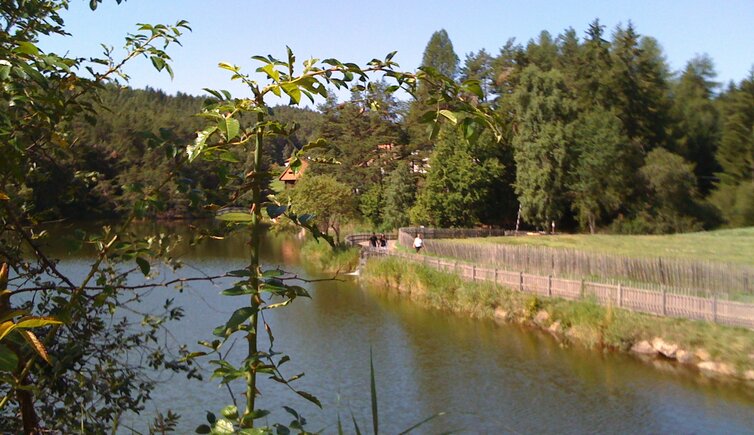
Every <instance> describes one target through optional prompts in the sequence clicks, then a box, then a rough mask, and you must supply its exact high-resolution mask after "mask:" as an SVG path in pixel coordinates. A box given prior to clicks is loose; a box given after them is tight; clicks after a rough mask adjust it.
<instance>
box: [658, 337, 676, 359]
mask: <svg viewBox="0 0 754 435" xmlns="http://www.w3.org/2000/svg"><path fill="white" fill-rule="evenodd" d="M652 347H653V348H654V349H655V350H656V351H657V352H659V353H661V354H662V355H664V356H665V357H666V358H670V359H675V353H676V352H677V351H678V345H676V344H670V343H666V342H665V340H663V339H662V338H660V337H655V338H654V339H653V340H652Z"/></svg>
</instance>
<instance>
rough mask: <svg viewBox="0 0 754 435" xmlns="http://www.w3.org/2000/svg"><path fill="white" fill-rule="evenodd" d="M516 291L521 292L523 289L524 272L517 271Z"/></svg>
mask: <svg viewBox="0 0 754 435" xmlns="http://www.w3.org/2000/svg"><path fill="white" fill-rule="evenodd" d="M518 289H519V290H518V291H520V292H523V291H524V273H523V272H518Z"/></svg>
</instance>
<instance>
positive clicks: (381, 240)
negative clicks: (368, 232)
mask: <svg viewBox="0 0 754 435" xmlns="http://www.w3.org/2000/svg"><path fill="white" fill-rule="evenodd" d="M369 246H371V247H372V248H380V249H387V237H385V235H384V234H380V236H379V237H377V235H376V234H375V233H372V236H371V237H370V238H369Z"/></svg>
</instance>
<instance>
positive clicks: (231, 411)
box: [220, 405, 238, 419]
mask: <svg viewBox="0 0 754 435" xmlns="http://www.w3.org/2000/svg"><path fill="white" fill-rule="evenodd" d="M220 414H222V416H223V417H225V418H231V419H236V418H238V408H237V407H236V406H235V405H228V406H226V407H225V408H223V409H222V410H221V411H220Z"/></svg>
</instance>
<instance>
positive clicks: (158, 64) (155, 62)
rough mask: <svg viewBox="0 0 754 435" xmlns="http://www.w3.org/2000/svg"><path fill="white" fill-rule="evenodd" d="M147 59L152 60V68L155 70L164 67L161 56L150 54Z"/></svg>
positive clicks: (160, 69)
mask: <svg viewBox="0 0 754 435" xmlns="http://www.w3.org/2000/svg"><path fill="white" fill-rule="evenodd" d="M149 60H151V61H152V66H154V69H156V70H157V71H162V69H163V68H165V60H164V59H162V58H161V57H159V56H151V57H150V58H149Z"/></svg>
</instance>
